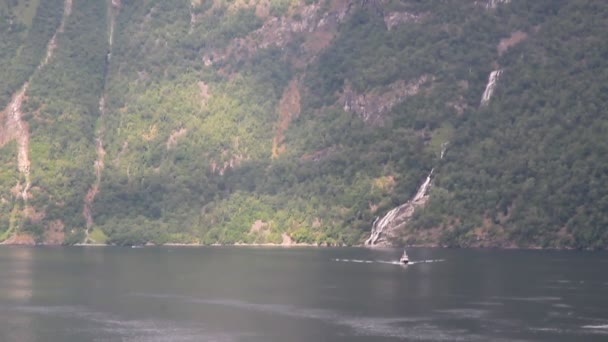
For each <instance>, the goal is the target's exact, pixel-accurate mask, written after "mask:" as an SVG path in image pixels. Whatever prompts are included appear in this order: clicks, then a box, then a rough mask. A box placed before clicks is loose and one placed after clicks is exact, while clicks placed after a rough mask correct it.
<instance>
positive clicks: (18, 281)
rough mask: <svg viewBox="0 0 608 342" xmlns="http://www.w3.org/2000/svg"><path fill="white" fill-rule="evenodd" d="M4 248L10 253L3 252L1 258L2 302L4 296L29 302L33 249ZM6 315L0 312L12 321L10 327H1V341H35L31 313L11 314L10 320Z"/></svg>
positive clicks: (1, 317)
mask: <svg viewBox="0 0 608 342" xmlns="http://www.w3.org/2000/svg"><path fill="white" fill-rule="evenodd" d="M4 248H6V249H7V251H8V252H9V253H3V254H2V258H0V271H2V273H1V277H0V298H1V299H2V300H1V301H0V302H3V301H4V298H6V299H7V300H9V301H15V302H28V301H29V300H31V298H32V294H33V288H32V285H33V279H32V278H33V272H32V263H33V260H32V258H33V257H32V249H31V248H12V247H4ZM4 315H5V313H3V312H0V319H3V320H5V321H6V322H10V328H9V327H7V328H8V329H0V340H1V341H23V342H30V341H34V336H33V334H32V330H33V329H32V317H31V316H30V315H19V314H16V315H15V314H10V315H11V317H10V320H8V319H4ZM3 328H4V327H3Z"/></svg>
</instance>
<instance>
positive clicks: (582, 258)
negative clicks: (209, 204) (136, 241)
mask: <svg viewBox="0 0 608 342" xmlns="http://www.w3.org/2000/svg"><path fill="white" fill-rule="evenodd" d="M400 254H401V251H399V250H367V249H357V248H333V249H332V248H328V249H306V248H302V249H272V248H175V247H171V248H140V249H126V248H0V275H1V276H0V341H9V342H10V341H18V342H39V341H40V342H42V341H44V342H47V341H48V342H57V341H61V342H77V341H227V342H231V341H248V342H249V341H260V342H261V341H264V342H266V341H270V342H272V341H296V342H299V341H302V342H303V341H312V340H319V341H349V342H350V341H360V342H368V341H374V342H375V341H401V340H420V341H488V340H492V341H518V340H523V341H526V340H527V341H530V340H534V341H571V340H578V339H581V340H585V341H603V340H606V338H608V307H607V305H606V304H604V303H605V302H607V301H606V284H607V283H608V274H605V273H603V272H598V270H600V269H602V266H603V265H605V264H606V263H605V261H606V260H608V254H606V253H571V252H529V251H528V252H526V251H488V250H443V249H412V250H411V251H410V250H408V254H410V257H411V260H412V261H413V262H412V264H411V265H408V266H403V265H400V264H399V263H398V262H396V259H397V258H398V256H399V255H400ZM557 259H559V260H560V261H559V263H558V264H556V263H555V260H557Z"/></svg>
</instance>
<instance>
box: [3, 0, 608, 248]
mask: <svg viewBox="0 0 608 342" xmlns="http://www.w3.org/2000/svg"><path fill="white" fill-rule="evenodd" d="M26 2H27V1H26V0H21V1H5V2H4V3H0V4H2V5H0V16H2V18H3V20H1V21H0V30H1V33H2V35H1V36H0V79H2V80H3V81H2V82H0V100H1V101H2V103H8V99H9V98H10V96H11V95H12V94H13V93H14V92H15V91H16V90H17V89H18V88H19V87H20V86H21V85H22V84H23V83H24V82H25V81H26V80H28V79H30V78H31V82H30V90H29V91H28V97H27V101H26V103H25V111H26V118H25V119H26V120H27V122H28V124H29V130H30V133H31V139H30V159H31V160H32V171H31V177H32V190H31V193H32V199H31V200H30V202H29V204H30V205H31V206H33V207H34V208H35V209H36V210H37V211H39V212H44V214H45V215H44V218H43V219H42V220H41V221H40V222H39V223H36V224H33V223H32V222H31V221H30V220H27V219H23V217H22V216H23V215H22V214H21V215H18V214H17V213H21V212H22V210H23V208H22V207H23V205H22V204H23V203H21V202H20V201H19V200H16V199H15V196H14V195H13V194H11V191H10V189H11V188H12V187H13V186H14V185H15V184H16V183H17V180H18V179H19V174H18V173H17V171H16V153H15V152H14V151H16V144H14V142H11V143H9V144H7V145H5V146H3V147H2V148H0V163H1V165H2V167H1V168H0V196H1V197H0V224H1V225H2V226H1V227H0V236H2V237H6V236H7V234H9V233H8V232H9V229H11V228H5V227H20V228H21V229H23V230H24V231H28V232H31V233H32V234H34V235H36V237H37V238H38V239H39V240H40V239H43V238H44V230H45V227H47V226H48V225H49V224H50V222H52V221H55V220H61V221H62V222H63V223H64V224H65V226H66V240H65V243H66V244H73V243H78V242H82V241H84V239H85V237H86V233H85V221H84V217H83V214H82V212H83V199H84V197H85V194H86V193H87V191H88V189H89V188H90V187H91V185H92V184H93V182H94V180H95V173H94V168H93V163H94V160H95V158H96V153H95V152H96V151H95V148H96V139H97V137H98V134H99V132H103V146H104V148H105V151H106V155H105V159H104V169H103V171H102V177H101V185H100V191H99V193H98V194H97V196H96V197H95V200H94V203H93V217H94V220H95V222H94V223H95V225H94V229H92V230H91V231H90V232H89V236H88V237H89V240H90V241H95V242H97V243H101V242H107V243H111V244H117V245H134V244H145V243H148V242H150V243H155V244H162V243H166V242H183V243H204V244H212V243H226V244H230V243H268V242H272V243H281V241H282V240H283V238H284V237H285V235H288V236H289V237H290V238H291V239H292V240H293V241H295V242H300V243H313V244H332V245H353V244H359V243H361V242H362V241H363V240H364V239H365V237H366V236H367V235H368V234H369V231H370V229H371V224H372V222H373V220H374V219H375V217H377V216H379V215H383V214H385V213H386V212H388V211H389V210H390V209H392V208H394V207H395V206H397V205H399V204H402V203H404V202H405V201H407V200H408V199H409V198H411V196H412V195H413V194H414V193H415V192H416V189H417V187H418V186H419V184H420V183H421V181H422V180H423V179H424V177H425V176H426V175H427V174H428V172H429V170H430V169H432V168H434V170H435V172H434V175H435V178H434V185H433V188H432V190H431V195H430V200H429V202H428V204H427V206H426V207H425V208H424V209H422V210H419V211H418V212H417V213H416V215H415V217H414V219H413V221H412V222H411V224H410V225H409V226H408V228H407V229H405V230H404V231H403V237H402V238H403V239H402V240H401V241H398V242H404V243H441V244H444V245H449V246H478V245H485V246H489V245H498V246H510V245H518V246H524V247H526V246H542V247H573V248H606V246H608V234H607V233H606V226H607V225H608V214H606V213H608V190H606V189H605V188H606V187H605V186H604V185H605V184H608V179H607V177H608V176H607V175H608V160H607V159H606V155H608V153H607V152H608V145H607V144H606V139H605V136H606V133H608V132H606V131H607V130H608V123H607V121H606V118H605V115H604V114H605V107H606V104H607V103H608V98H607V97H606V96H607V95H606V94H608V89H607V88H606V84H608V82H607V81H608V80H607V79H606V78H607V77H608V74H606V71H605V70H608V68H606V61H608V58H607V57H608V50H607V49H608V48H607V47H608V44H606V43H607V42H606V37H608V34H607V33H608V27H607V25H608V24H607V23H608V21H607V20H605V19H606V17H607V16H608V5H605V4H603V3H602V2H597V1H591V0H575V1H554V0H539V1H514V2H512V3H509V4H499V5H498V6H497V8H496V9H489V10H488V9H486V8H485V6H484V4H482V3H480V2H479V1H447V2H423V1H414V0H392V1H386V2H375V1H374V2H359V1H353V4H352V6H351V9H350V11H349V12H348V14H347V15H346V16H345V18H344V21H343V22H341V23H340V24H338V25H337V28H332V27H331V25H332V24H331V21H332V20H334V19H332V18H335V17H334V16H330V17H328V18H326V19H325V20H326V21H325V25H327V26H323V25H319V26H318V27H317V26H315V25H312V26H311V27H315V29H316V30H317V32H308V31H306V30H304V32H295V33H293V34H290V33H288V32H273V33H272V34H276V36H272V37H274V38H273V39H275V40H276V44H277V45H270V46H263V47H262V46H259V45H260V44H259V42H261V41H263V39H262V38H264V37H260V31H256V30H257V29H259V28H260V27H262V25H263V24H264V22H265V20H276V19H274V17H277V16H278V17H282V20H288V19H289V20H293V21H294V22H297V23H302V22H304V21H305V20H313V19H310V18H305V17H304V16H306V15H308V16H310V15H311V14H310V13H301V12H298V7H299V6H300V5H299V3H296V2H295V1H289V0H272V1H270V3H269V4H268V5H269V7H268V10H269V12H270V16H268V17H264V18H262V17H258V15H256V6H254V3H255V1H251V3H249V2H245V3H241V2H236V1H211V0H203V1H194V2H189V1H183V0H162V1H161V0H138V1H123V2H122V6H121V8H120V10H114V11H107V8H106V6H107V5H108V3H106V2H103V1H81V2H74V8H73V11H72V14H71V16H70V17H69V18H68V20H67V22H66V25H65V30H64V32H63V33H61V34H59V36H58V40H57V43H58V46H57V49H56V51H55V56H54V57H53V58H52V59H51V61H50V63H49V64H48V65H47V66H45V67H44V68H41V69H40V70H37V69H36V67H37V65H39V63H40V60H41V59H42V57H43V56H44V51H45V47H46V44H47V43H48V41H49V39H50V37H51V36H52V34H53V33H54V32H55V30H56V28H57V27H58V25H59V20H60V18H61V11H62V3H61V1H59V0H45V1H40V4H37V2H35V1H33V0H29V7H27V6H25V3H26ZM312 2H313V1H308V0H307V1H305V2H304V3H305V4H310V3H312ZM321 2H322V3H321V6H320V11H325V12H327V11H330V10H335V9H336V8H338V7H340V6H338V4H336V3H334V2H333V1H331V0H329V1H325V0H323V1H321ZM34 7H35V8H36V11H35V16H34V17H33V20H31V21H30V20H29V19H27V18H28V16H30V17H31V14H32V13H34V12H33V9H32V8H34ZM25 8H30V9H28V10H27V11H26V10H25ZM404 11H406V12H408V13H410V14H412V15H415V16H416V18H418V19H416V20H405V21H404V22H401V23H399V24H397V25H396V26H394V27H392V28H391V29H390V30H388V29H387V24H386V22H385V15H388V14H389V13H393V12H404ZM28 13H29V14H28ZM112 13H114V14H117V17H116V18H115V19H116V20H115V22H116V27H115V29H114V37H113V46H112V51H111V54H110V55H108V52H110V51H108V50H109V48H110V47H109V44H108V37H107V33H108V32H109V29H108V23H109V22H110V18H108V17H107V14H110V15H112ZM7 18H13V19H14V20H13V21H12V23H11V21H10V20H9V21H7ZM404 18H406V19H407V18H409V17H407V16H405V17H404ZM287 26H288V25H287ZM287 26H286V27H287ZM324 30H325V31H324ZM514 32H519V34H520V35H524V36H525V39H523V40H522V41H521V42H518V43H517V44H514V45H513V46H510V47H509V48H508V49H506V50H504V49H503V50H504V51H503V50H501V51H500V52H499V51H498V48H497V46H498V45H499V42H500V41H501V39H505V38H508V37H510V36H511V34H513V33H514ZM319 37H324V38H323V39H326V38H327V37H331V38H332V39H331V41H329V38H327V39H328V41H329V43H328V45H327V46H326V47H325V48H323V49H322V50H321V51H320V52H319V53H318V54H317V55H316V56H315V58H311V59H309V58H308V57H303V56H309V55H310V53H311V52H310V51H312V50H314V49H312V48H311V47H310V45H311V42H313V43H316V42H318V41H320V40H322V39H321V38H319ZM311 49H312V50H311ZM108 56H111V58H110V57H108ZM497 68H501V69H503V70H504V72H503V74H502V76H501V78H500V79H499V81H498V86H497V88H496V92H495V94H494V95H493V97H492V99H491V101H490V102H489V104H488V105H487V106H480V99H481V95H482V93H483V91H484V89H485V86H486V83H487V80H488V75H489V73H490V72H491V71H492V70H495V69H497ZM32 75H33V76H32ZM422 76H426V77H427V79H428V82H427V83H426V84H424V85H423V86H421V87H420V89H418V91H417V93H416V94H409V96H407V97H403V98H402V99H400V100H399V101H395V105H394V106H392V107H389V106H387V107H386V108H385V109H386V110H384V111H381V114H379V115H380V116H381V117H382V119H381V120H380V122H379V123H377V124H369V123H366V122H365V121H364V120H363V119H362V117H361V116H359V115H358V114H356V113H355V112H351V111H348V110H345V109H344V103H342V102H341V101H340V99H341V96H343V91H344V88H345V85H346V84H349V85H350V86H351V87H352V90H353V92H354V93H355V94H360V95H361V97H362V98H363V97H365V99H367V100H369V101H370V102H369V103H372V105H368V107H369V108H366V110H371V109H370V108H371V107H373V102H374V100H375V98H374V97H377V96H381V95H382V91H387V89H388V88H390V87H391V86H392V85H394V84H398V82H406V83H409V82H412V81H414V80H417V79H419V78H420V77H422ZM4 80H7V81H4ZM292 81H293V82H296V81H297V82H296V83H297V84H298V89H297V91H298V94H290V96H287V99H283V100H282V98H283V97H284V94H285V91H286V89H287V88H288V85H289V84H291V83H290V82H292ZM292 91H293V89H292ZM102 94H106V112H105V116H104V118H103V120H101V119H100V115H101V113H100V111H99V99H100V98H101V96H102ZM296 95H297V96H296ZM294 98H297V99H299V100H300V101H299V103H292V102H294V100H293V99H294ZM296 102H297V101H296ZM277 136H280V139H281V140H280V144H281V148H282V149H284V150H281V151H282V152H281V153H279V154H276V153H275V155H274V156H273V140H274V141H275V143H276V142H277V140H276V139H277ZM448 141H449V149H448V151H447V153H446V155H445V158H444V159H441V160H440V158H439V156H440V153H441V149H442V145H443V144H444V143H446V142H448ZM275 148H276V146H275ZM68 232H69V233H68Z"/></svg>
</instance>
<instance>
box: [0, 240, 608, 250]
mask: <svg viewBox="0 0 608 342" xmlns="http://www.w3.org/2000/svg"><path fill="white" fill-rule="evenodd" d="M3 246H8V247H97V248H99V247H124V248H143V247H187V248H196V247H267V248H311V247H312V248H365V249H369V250H385V249H386V250H389V249H403V248H437V249H474V250H504V251H510V250H520V251H588V252H597V251H608V250H606V249H576V248H571V247H564V248H542V247H539V246H531V247H517V246H468V247H450V246H441V245H438V244H428V245H424V244H422V245H406V246H366V245H363V244H360V245H350V246H347V245H341V246H340V245H336V246H333V245H329V246H328V245H325V244H305V243H293V244H278V243H251V244H247V243H235V244H220V243H214V244H208V245H207V244H199V243H179V242H171V243H164V244H160V245H156V244H146V245H133V246H118V245H108V244H101V243H77V244H74V245H60V244H57V245H55V244H23V243H21V244H19V243H16V244H10V243H0V248H1V247H3Z"/></svg>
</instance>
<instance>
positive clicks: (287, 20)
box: [202, 0, 352, 66]
mask: <svg viewBox="0 0 608 342" xmlns="http://www.w3.org/2000/svg"><path fill="white" fill-rule="evenodd" d="M351 6H352V1H345V0H334V1H332V4H331V9H330V10H329V11H321V10H320V9H321V3H320V2H319V3H312V4H310V5H305V6H301V7H299V8H297V9H296V10H295V13H294V15H295V16H296V17H297V18H298V19H294V17H293V16H292V17H287V16H285V17H280V18H277V17H271V18H269V19H268V20H266V22H265V23H264V24H263V25H262V27H261V28H259V29H257V30H255V31H254V32H252V33H250V34H249V35H247V36H246V37H243V38H237V39H234V40H233V41H232V42H231V43H230V44H229V45H228V47H227V48H226V49H223V50H215V51H211V52H209V53H207V54H205V55H203V56H202V61H203V64H204V65H205V66H210V65H212V64H213V63H215V62H217V61H220V60H223V59H225V58H226V57H228V56H237V57H238V58H247V57H249V56H252V55H253V54H254V53H255V52H256V51H257V50H258V49H265V48H268V47H271V46H276V47H285V46H286V45H287V44H288V43H290V42H292V41H293V39H294V38H295V36H296V34H298V33H307V34H312V33H315V32H318V31H324V32H326V33H329V32H331V31H333V30H335V29H336V28H337V27H338V24H340V23H341V22H343V21H344V19H345V17H346V15H347V14H348V13H349V11H350V9H351ZM324 38H325V39H323V42H325V43H324V44H321V47H324V46H326V45H327V44H328V42H329V41H331V39H327V38H328V37H324ZM331 38H333V34H331ZM303 47H312V48H314V49H313V51H306V52H308V54H310V55H314V54H316V53H317V52H318V51H320V50H319V45H317V44H311V43H310V42H309V43H308V44H305V45H303ZM311 57H312V56H311Z"/></svg>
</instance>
